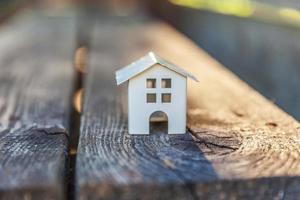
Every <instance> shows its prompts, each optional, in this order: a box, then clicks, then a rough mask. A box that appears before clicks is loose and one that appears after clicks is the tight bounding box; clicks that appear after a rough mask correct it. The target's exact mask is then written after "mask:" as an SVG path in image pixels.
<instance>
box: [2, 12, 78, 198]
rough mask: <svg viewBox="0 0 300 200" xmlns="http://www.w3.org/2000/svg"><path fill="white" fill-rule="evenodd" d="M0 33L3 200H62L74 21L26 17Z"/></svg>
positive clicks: (71, 79) (70, 92)
mask: <svg viewBox="0 0 300 200" xmlns="http://www.w3.org/2000/svg"><path fill="white" fill-rule="evenodd" d="M7 24H8V25H7V26H4V27H2V29H1V32H0V52H1V53H0V85H1V87H0V177H1V178H0V199H62V198H63V197H64V189H65V184H64V178H65V162H66V157H67V144H68V142H67V138H68V137H67V130H68V128H69V115H70V97H71V94H72V87H73V67H72V56H73V55H72V54H73V51H74V42H75V24H74V20H73V19H72V18H67V17H47V16H43V15H37V16H32V15H25V16H19V17H17V20H15V21H13V22H10V23H7Z"/></svg>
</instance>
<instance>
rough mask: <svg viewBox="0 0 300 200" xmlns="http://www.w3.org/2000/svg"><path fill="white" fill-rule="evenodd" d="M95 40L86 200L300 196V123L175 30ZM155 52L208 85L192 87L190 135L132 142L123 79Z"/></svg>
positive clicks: (131, 29)
mask: <svg viewBox="0 0 300 200" xmlns="http://www.w3.org/2000/svg"><path fill="white" fill-rule="evenodd" d="M91 38H92V39H91V42H90V44H91V47H90V49H89V57H90V59H89V68H88V74H87V77H86V80H85V84H84V85H85V90H84V104H83V116H82V121H81V133H80V134H81V135H80V139H79V147H78V155H77V163H76V187H77V195H78V196H77V197H78V199H98V198H102V199H197V198H201V197H202V198H211V199H216V198H218V199H228V198H231V199H237V198H239V199H240V198H246V199H253V198H254V197H256V198H257V199H268V198H269V199H274V198H275V199H276V198H277V199H282V198H285V199H293V198H295V197H297V195H298V196H299V194H300V191H299V189H298V187H299V186H300V181H299V179H298V178H297V176H298V175H299V174H300V159H299V148H300V141H299V132H300V125H299V123H298V122H297V121H296V120H294V119H293V118H291V117H290V116H288V115H287V114H286V113H284V112H283V111H281V110H280V109H278V108H277V107H276V106H274V105H273V104H272V103H271V102H269V101H268V100H266V99H265V98H264V97H262V96H261V95H260V94H258V93H257V92H255V91H253V90H252V89H251V88H250V87H248V86H247V85H246V84H244V83H243V82H241V81H240V80H239V79H238V78H237V77H236V76H234V75H232V74H231V73H230V72H229V71H227V70H225V69H224V68H223V67H222V66H220V64H219V63H217V62H216V61H215V60H213V59H212V58H211V57H209V56H208V55H207V54H206V53H204V52H203V51H202V50H200V49H198V48H197V47H195V45H194V44H192V43H191V42H190V41H189V40H187V39H186V38H185V37H183V36H182V35H180V34H178V33H177V32H176V31H175V30H173V29H172V28H170V27H168V26H167V25H165V24H161V23H139V22H136V23H135V22H134V20H132V19H129V20H127V21H126V19H122V20H120V21H118V20H106V21H98V22H97V23H96V24H95V27H94V28H93V29H91ZM150 50H151V51H154V52H156V53H158V54H159V55H161V56H163V57H165V58H166V59H168V60H170V61H172V62H174V63H176V64H178V65H179V66H182V67H184V68H185V69H187V70H189V71H191V72H192V73H193V74H194V75H196V76H197V77H198V78H199V80H200V83H194V82H192V81H189V82H188V130H189V134H186V135H177V136H175V135H166V134H162V133H159V134H154V135H150V136H131V135H128V133H127V111H126V102H127V99H126V98H127V96H126V92H127V91H126V86H123V87H121V88H117V86H116V83H115V82H114V72H115V70H116V69H119V68H120V67H122V66H124V65H126V64H128V63H130V62H132V61H134V60H135V59H137V58H139V57H140V56H142V55H144V54H145V53H146V52H148V51H150ZM141 109H143V108H141Z"/></svg>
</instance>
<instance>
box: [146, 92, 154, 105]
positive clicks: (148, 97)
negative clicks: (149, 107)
mask: <svg viewBox="0 0 300 200" xmlns="http://www.w3.org/2000/svg"><path fill="white" fill-rule="evenodd" d="M147 103H156V94H155V93H150V94H147Z"/></svg>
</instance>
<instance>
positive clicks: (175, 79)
mask: <svg viewBox="0 0 300 200" xmlns="http://www.w3.org/2000/svg"><path fill="white" fill-rule="evenodd" d="M187 77H190V78H191V79H193V80H195V81H198V80H197V78H196V77H194V76H193V75H192V74H190V73H189V72H187V71H185V70H183V69H181V68H179V67H177V66H175V65H174V64H171V63H169V62H168V61H166V60H164V59H163V58H161V57H159V56H157V55H155V54H154V53H153V52H150V53H148V54H147V55H146V56H144V57H142V58H140V59H139V60H137V61H136V62H133V63H132V64H130V65H128V66H126V67H124V68H122V69H120V70H118V71H116V81H117V85H120V84H122V83H124V82H126V81H128V129H129V134H149V126H150V118H151V116H152V115H153V113H156V112H157V111H160V112H162V113H164V114H165V115H166V116H167V121H168V134H184V133H185V132H186V104H187V102H186V98H187V97H186V94H187Z"/></svg>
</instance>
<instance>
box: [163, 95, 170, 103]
mask: <svg viewBox="0 0 300 200" xmlns="http://www.w3.org/2000/svg"><path fill="white" fill-rule="evenodd" d="M161 102H163V103H171V94H170V93H163V94H161Z"/></svg>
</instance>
